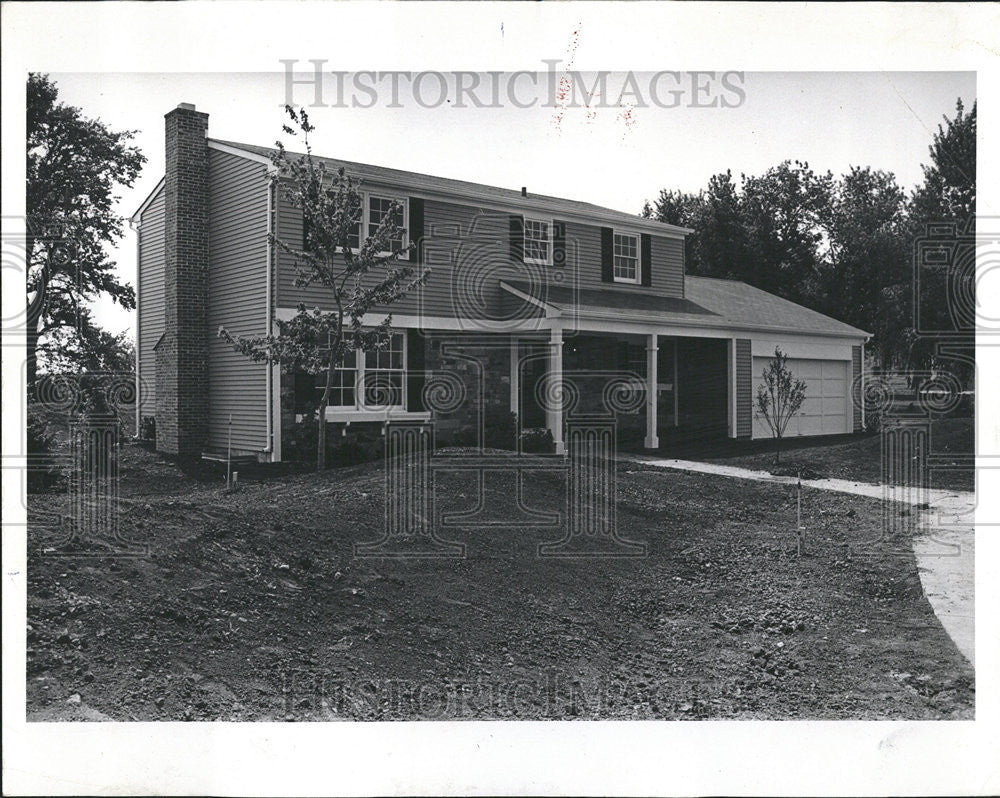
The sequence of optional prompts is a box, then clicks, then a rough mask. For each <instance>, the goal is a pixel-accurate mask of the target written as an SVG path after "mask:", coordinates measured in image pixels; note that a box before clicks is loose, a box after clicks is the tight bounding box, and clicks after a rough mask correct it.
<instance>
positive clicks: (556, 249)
mask: <svg viewBox="0 0 1000 798" xmlns="http://www.w3.org/2000/svg"><path fill="white" fill-rule="evenodd" d="M552 265H553V266H565V265H566V222H559V221H553V222H552Z"/></svg>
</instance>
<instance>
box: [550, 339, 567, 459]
mask: <svg viewBox="0 0 1000 798" xmlns="http://www.w3.org/2000/svg"><path fill="white" fill-rule="evenodd" d="M562 349H563V339H562V328H560V327H553V328H552V334H551V337H550V339H549V379H551V380H552V385H553V388H554V389H555V390H553V391H552V393H551V394H550V395H549V401H547V402H546V403H545V405H546V407H545V426H546V427H548V428H549V432H551V433H552V441H553V443H555V450H556V454H566V444H565V443H564V442H563V412H562V411H563V406H562V400H563V398H564V397H563V391H562V387H561V386H562V379H563V370H562ZM554 399H558V401H552V400H554Z"/></svg>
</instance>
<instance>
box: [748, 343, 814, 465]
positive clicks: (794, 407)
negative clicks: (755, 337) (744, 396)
mask: <svg viewBox="0 0 1000 798" xmlns="http://www.w3.org/2000/svg"><path fill="white" fill-rule="evenodd" d="M805 398H806V383H805V381H804V380H801V379H798V378H796V377H795V375H794V374H793V373H792V372H791V371H790V370H789V368H788V357H787V356H786V355H785V354H784V353H783V352H782V351H781V349H780V348H779V347H775V348H774V359H773V360H771V362H770V363H768V364H767V366H765V367H764V381H763V382H762V383H761V384H760V385H758V386H757V401H756V405H757V415H758V416H760V417H761V418H763V419H764V421H765V422H767V426H768V427H769V428H770V430H771V434H772V435H773V436H774V462H775V463H780V462H781V439H782V437H784V434H785V430H786V429H787V428H788V422H789V421H791V420H792V417H793V416H794V415H795V414H796V413H798V412H799V410H800V408H801V407H802V403H803V402H804V401H805Z"/></svg>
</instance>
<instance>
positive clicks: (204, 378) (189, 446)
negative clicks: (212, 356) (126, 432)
mask: <svg viewBox="0 0 1000 798" xmlns="http://www.w3.org/2000/svg"><path fill="white" fill-rule="evenodd" d="M165 119H166V156H167V169H166V181H165V184H164V199H165V205H166V208H165V224H164V227H165V230H164V274H163V294H164V297H163V298H164V333H163V337H162V338H161V339H160V342H159V344H157V347H156V448H157V450H158V451H161V452H166V453H168V454H176V455H179V456H183V457H190V456H200V455H201V452H202V450H203V449H204V447H205V444H206V442H207V440H208V315H207V313H208V146H207V143H206V141H205V136H206V134H207V132H208V114H204V113H200V112H198V111H196V110H195V107H194V106H193V105H191V104H189V103H181V104H180V105H178V106H177V107H176V108H175V109H174V110H173V111H171V112H170V113H168V114H166V117H165Z"/></svg>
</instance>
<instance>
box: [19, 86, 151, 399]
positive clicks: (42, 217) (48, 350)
mask: <svg viewBox="0 0 1000 798" xmlns="http://www.w3.org/2000/svg"><path fill="white" fill-rule="evenodd" d="M134 135H135V133H134V131H121V132H115V131H112V130H110V129H109V128H107V127H106V126H105V125H104V124H103V123H102V122H100V121H98V120H94V119H87V118H85V117H84V116H83V114H82V112H81V111H80V109H79V108H73V107H71V106H68V105H65V104H63V103H60V102H58V90H57V88H56V84H54V83H53V82H52V81H51V80H49V78H48V77H47V76H46V75H39V74H35V73H31V74H29V75H28V87H27V142H26V144H27V196H26V201H27V202H26V207H27V219H26V228H27V237H26V241H25V259H26V269H27V275H26V282H27V294H28V296H27V319H26V323H27V330H26V338H27V352H26V357H27V367H28V390H29V396H30V395H31V392H32V390H33V388H34V384H35V379H36V374H37V370H38V356H39V355H42V356H43V357H51V356H53V355H55V354H56V353H62V357H63V358H64V359H65V358H66V357H67V355H66V353H67V352H69V353H72V352H74V351H77V350H78V349H80V348H81V347H82V349H86V348H87V346H88V344H87V341H88V339H89V341H90V344H91V345H92V344H93V343H94V341H95V340H96V339H97V338H99V337H100V333H99V331H98V328H97V327H96V326H95V324H94V321H93V317H92V316H91V314H90V313H89V312H88V310H87V307H86V304H87V303H88V302H89V301H91V300H93V299H94V298H95V297H97V296H98V295H100V294H107V295H108V296H110V297H111V298H112V300H114V301H115V302H117V303H119V304H120V305H121V306H122V307H124V308H127V309H133V308H134V307H135V292H134V291H133V290H132V287H131V286H129V285H127V284H125V283H123V282H121V281H120V280H119V278H118V276H117V275H116V274H115V272H114V269H115V263H114V261H112V260H111V258H110V257H109V255H108V247H110V246H111V245H113V244H114V243H115V242H116V241H118V239H120V238H121V237H122V234H123V232H124V230H123V222H124V219H123V218H122V217H121V216H120V215H118V214H117V213H115V211H114V205H115V203H116V202H117V201H118V199H119V197H118V196H117V195H116V193H115V192H116V190H117V189H118V188H119V187H126V188H129V187H131V186H132V184H133V183H134V182H135V179H136V178H137V177H138V175H139V172H140V170H141V169H142V165H143V164H144V163H145V162H146V158H145V156H144V155H143V154H142V153H141V152H140V151H139V149H138V148H137V147H134V146H131V145H130V144H129V142H130V141H131V140H132V138H133V137H134Z"/></svg>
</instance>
